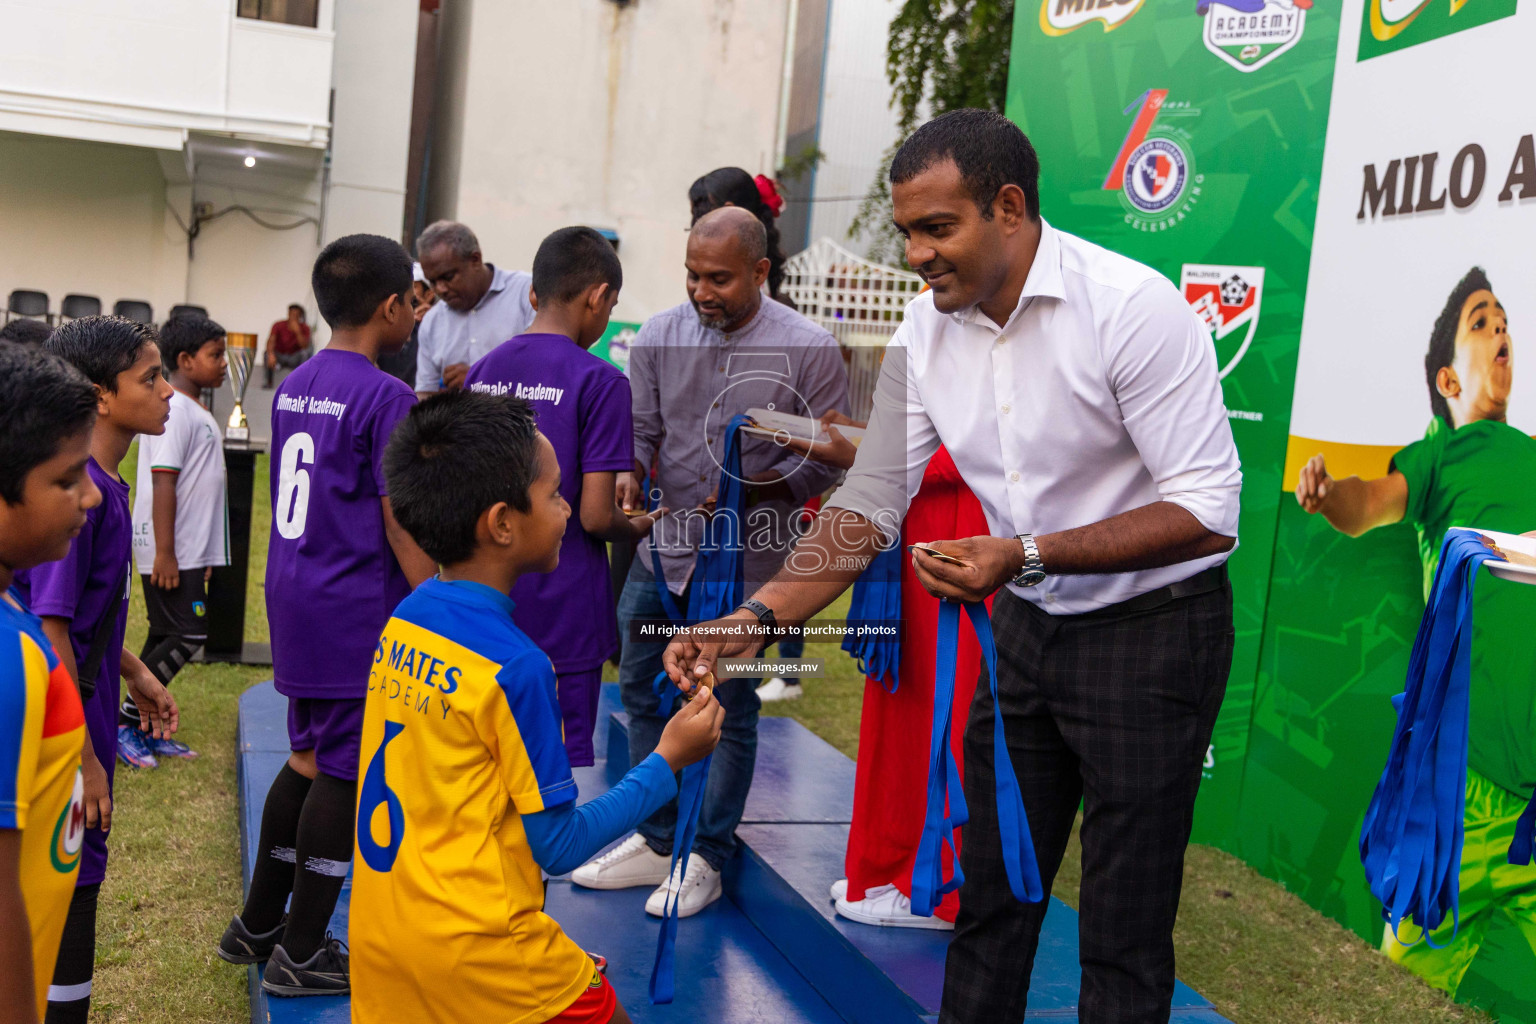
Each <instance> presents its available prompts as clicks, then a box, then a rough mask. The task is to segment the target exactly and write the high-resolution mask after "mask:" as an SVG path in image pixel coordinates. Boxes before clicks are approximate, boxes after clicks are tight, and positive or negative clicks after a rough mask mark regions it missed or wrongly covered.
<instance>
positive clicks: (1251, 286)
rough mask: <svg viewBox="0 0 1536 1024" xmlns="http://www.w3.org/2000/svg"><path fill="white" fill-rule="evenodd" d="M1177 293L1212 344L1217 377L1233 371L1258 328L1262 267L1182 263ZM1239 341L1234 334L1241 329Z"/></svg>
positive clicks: (1262, 291)
mask: <svg viewBox="0 0 1536 1024" xmlns="http://www.w3.org/2000/svg"><path fill="white" fill-rule="evenodd" d="M1179 290H1180V291H1182V292H1183V293H1184V301H1185V302H1188V303H1189V308H1190V309H1193V310H1194V311H1195V315H1196V316H1198V317H1199V318H1200V320H1201V322H1202V323H1204V324H1205V326H1206V329H1207V330H1209V331H1210V332H1211V340H1212V341H1213V342H1214V343H1215V345H1216V364H1217V365H1218V366H1219V367H1220V368H1221V369H1220V372H1219V374H1218V376H1219V377H1225V376H1226V375H1227V374H1229V373H1231V372H1232V371H1233V370H1235V369H1237V364H1238V363H1240V362H1242V360H1243V356H1244V355H1246V354H1247V352H1248V346H1249V345H1251V344H1252V343H1253V335H1254V333H1255V332H1256V331H1258V329H1259V303H1260V300H1261V299H1262V298H1263V297H1264V268H1263V267H1228V266H1216V265H1212V264H1205V263H1186V264H1184V270H1183V272H1182V273H1181V274H1180V275H1179ZM1244 327H1246V328H1248V329H1247V330H1246V331H1244V332H1243V334H1242V338H1241V340H1240V341H1239V340H1238V339H1237V338H1236V337H1234V335H1236V334H1237V332H1238V331H1239V330H1241V329H1242V328H1244Z"/></svg>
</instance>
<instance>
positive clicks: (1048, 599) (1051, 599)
mask: <svg viewBox="0 0 1536 1024" xmlns="http://www.w3.org/2000/svg"><path fill="white" fill-rule="evenodd" d="M1045 603H1046V604H1055V603H1056V595H1055V594H1046V595H1045Z"/></svg>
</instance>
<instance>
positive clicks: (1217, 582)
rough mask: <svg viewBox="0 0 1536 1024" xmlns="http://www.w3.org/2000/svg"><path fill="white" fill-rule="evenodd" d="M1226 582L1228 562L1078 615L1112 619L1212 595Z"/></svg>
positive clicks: (1084, 617)
mask: <svg viewBox="0 0 1536 1024" xmlns="http://www.w3.org/2000/svg"><path fill="white" fill-rule="evenodd" d="M1226 585H1227V563H1226V562H1222V563H1221V564H1220V565H1213V566H1211V567H1210V568H1209V569H1201V570H1200V571H1199V572H1197V573H1195V574H1194V575H1193V576H1191V577H1189V578H1188V579H1183V580H1179V581H1178V582H1177V583H1170V584H1168V585H1167V586H1166V587H1158V588H1157V589H1156V590H1149V591H1147V592H1146V593H1145V594H1137V595H1136V596H1135V597H1133V598H1130V599H1128V600H1125V601H1121V602H1120V603H1119V604H1112V605H1110V606H1109V607H1107V608H1098V609H1095V610H1094V611H1091V612H1083V613H1082V614H1081V615H1078V616H1075V617H1076V618H1083V619H1087V618H1095V617H1104V618H1109V617H1111V616H1117V615H1130V614H1134V613H1136V612H1145V611H1150V610H1151V609H1153V608H1161V607H1162V606H1163V605H1165V604H1168V603H1169V602H1170V601H1177V600H1179V599H1181V598H1185V597H1198V596H1199V595H1201V594H1209V593H1211V592H1212V591H1216V590H1220V589H1221V588H1222V587H1225V586H1226Z"/></svg>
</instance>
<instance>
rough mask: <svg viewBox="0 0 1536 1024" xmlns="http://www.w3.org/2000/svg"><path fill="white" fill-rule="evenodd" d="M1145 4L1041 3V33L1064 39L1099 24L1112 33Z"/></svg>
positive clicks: (1114, 0)
mask: <svg viewBox="0 0 1536 1024" xmlns="http://www.w3.org/2000/svg"><path fill="white" fill-rule="evenodd" d="M1143 2H1144V0H1041V3H1040V31H1042V32H1044V33H1045V34H1046V35H1048V36H1064V35H1066V34H1067V33H1068V32H1073V31H1076V30H1077V29H1080V28H1082V27H1083V26H1084V25H1087V24H1088V23H1089V22H1094V21H1097V22H1099V23H1100V24H1102V25H1103V26H1104V31H1105V32H1113V31H1114V30H1115V29H1117V28H1119V27H1120V26H1121V25H1124V24H1125V23H1126V22H1127V21H1129V20H1130V18H1131V15H1133V14H1135V13H1136V12H1137V11H1139V10H1141V5H1142V3H1143Z"/></svg>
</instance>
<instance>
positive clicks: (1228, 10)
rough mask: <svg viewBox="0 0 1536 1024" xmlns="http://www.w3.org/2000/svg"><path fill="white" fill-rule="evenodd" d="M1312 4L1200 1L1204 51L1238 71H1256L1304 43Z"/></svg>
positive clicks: (1305, 0)
mask: <svg viewBox="0 0 1536 1024" xmlns="http://www.w3.org/2000/svg"><path fill="white" fill-rule="evenodd" d="M1311 7H1312V0H1198V2H1197V3H1196V5H1195V12H1196V13H1197V14H1199V15H1200V16H1201V17H1203V18H1204V19H1205V48H1206V49H1207V50H1210V51H1211V52H1212V53H1214V54H1215V55H1216V56H1218V57H1220V58H1221V59H1222V60H1224V61H1226V62H1227V63H1228V64H1230V65H1232V66H1233V67H1234V68H1236V69H1237V70H1239V71H1244V72H1247V71H1257V70H1259V68H1261V67H1263V66H1264V65H1266V64H1268V63H1269V62H1270V61H1272V60H1274V59H1275V58H1276V57H1278V56H1280V55H1281V54H1282V53H1284V52H1285V51H1286V50H1289V49H1290V48H1291V47H1293V46H1295V45H1296V44H1297V43H1299V42H1301V33H1302V31H1303V30H1304V29H1305V28H1306V27H1307V11H1308V10H1310V9H1311Z"/></svg>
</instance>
